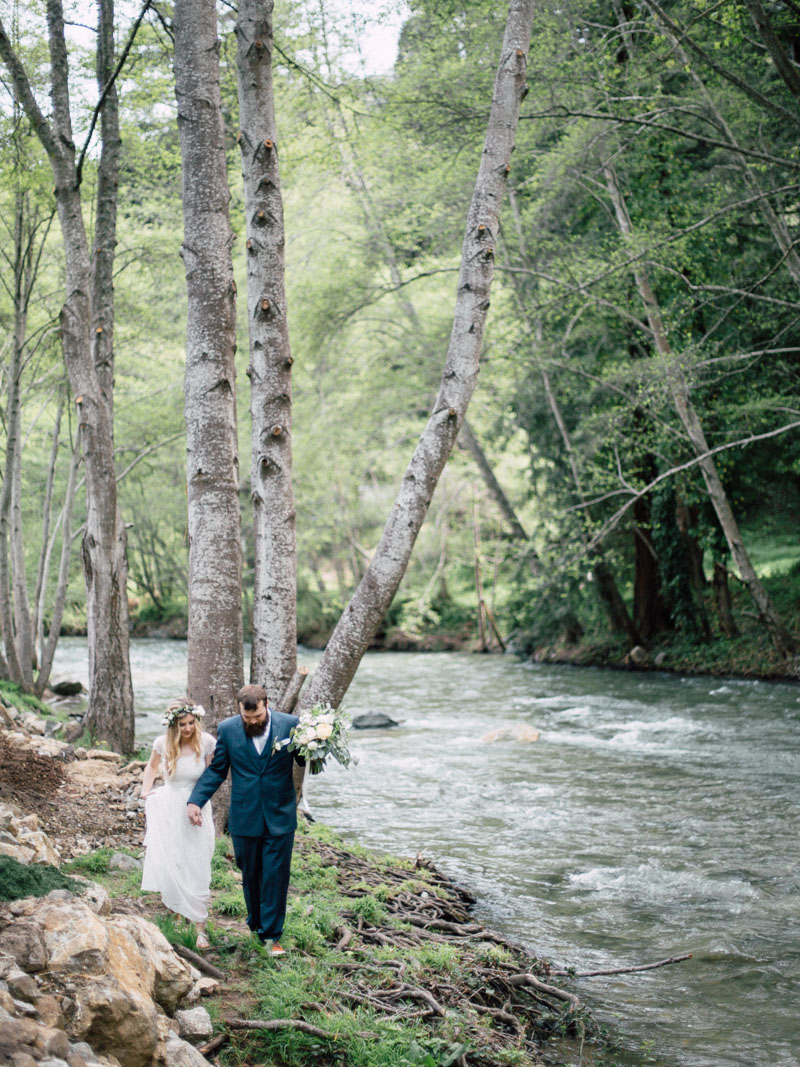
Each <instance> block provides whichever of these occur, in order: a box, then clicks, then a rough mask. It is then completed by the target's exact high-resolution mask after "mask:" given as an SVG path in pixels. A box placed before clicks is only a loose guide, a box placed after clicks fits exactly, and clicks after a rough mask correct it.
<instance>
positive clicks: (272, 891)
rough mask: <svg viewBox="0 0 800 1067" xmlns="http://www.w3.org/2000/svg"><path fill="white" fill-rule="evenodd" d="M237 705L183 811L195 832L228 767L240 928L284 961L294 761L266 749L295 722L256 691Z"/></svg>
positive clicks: (246, 692)
mask: <svg viewBox="0 0 800 1067" xmlns="http://www.w3.org/2000/svg"><path fill="white" fill-rule="evenodd" d="M236 700H237V703H238V705H239V714H238V715H234V716H232V718H230V719H224V720H223V721H222V722H221V723H219V725H218V727H217V747H216V749H215V750H214V756H213V759H212V760H211V763H210V764H209V765H208V767H206V769H205V771H204V772H203V773H202V775H201V776H200V777H199V778H198V780H197V783H196V784H195V787H194V789H193V790H192V793H191V796H190V797H189V800H188V804H187V809H186V810H187V813H188V815H189V821H190V822H191V823H193V825H195V826H200V825H201V824H202V821H203V816H202V813H201V811H200V809H201V808H202V807H203V805H204V804H205V803H206V801H207V800H209V798H210V797H212V796H213V794H214V793H216V791H217V790H218V789H219V787H220V786H221V785H222V783H223V782H224V781H225V777H226V775H227V773H228V768H230V771H231V807H230V812H229V814H228V832H229V834H230V835H231V839H232V841H233V851H234V855H235V857H236V865H237V866H238V867H239V869H240V870H241V872H242V889H243V890H244V900H245V904H246V905H247V925H248V926H249V927H250V929H251V930H253V931H255V932H256V933H257V934H258V937H259V939H260V941H261V942H262V943H264V942H267V941H271V942H272V945H271V948H270V951H271V953H272V955H273V956H284V955H285V951H284V950H283V949H282V948H281V946H280V942H279V938H280V936H281V934H282V933H283V922H284V918H285V916H286V896H287V893H288V891H289V868H290V866H291V862H292V846H293V845H294V831H295V829H296V827H297V810H296V799H295V789H294V783H293V781H292V762H293V757H292V755H291V753H290V752H288V751H287V749H286V748H285V747H284V748H282V749H281V750H280V751H279V752H275V753H273V745H274V744H275V742H276V741H282V740H283V739H284V738H287V737H288V736H289V731H290V730H291V729H292V727H293V726H295V725H296V724H297V721H298V720H297V717H296V716H295V715H283V714H281V712H279V711H275V710H274V709H273V708H270V707H269V705H268V703H267V692H266V690H265V689H264V688H263V686H260V685H246V686H244V688H243V689H240V690H239V692H238V693H237V694H236Z"/></svg>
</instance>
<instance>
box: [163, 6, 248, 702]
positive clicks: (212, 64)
mask: <svg viewBox="0 0 800 1067" xmlns="http://www.w3.org/2000/svg"><path fill="white" fill-rule="evenodd" d="M173 28H174V31H175V96H176V98H177V102H178V131H179V134H180V144H181V164H182V192H183V231H184V236H183V246H182V249H181V254H182V255H183V261H184V267H185V270H186V288H187V294H188V320H187V328H186V374H185V407H184V412H185V420H186V483H187V495H188V527H189V647H188V692H189V696H190V697H191V699H192V700H194V701H196V702H197V703H199V704H202V705H203V706H204V707H205V709H206V711H207V712H208V715H209V719H208V720H207V721H210V722H211V723H216V722H218V721H219V720H220V719H223V718H225V717H226V716H228V715H231V714H233V713H235V711H236V692H237V690H238V689H239V687H240V686H241V684H242V682H243V650H242V556H241V523H240V518H239V495H238V493H239V459H238V448H237V438H236V368H235V364H234V353H235V349H236V287H235V284H234V280H233V266H232V262H231V244H232V240H233V238H232V234H231V228H230V221H229V217H228V200H229V192H228V176H227V171H226V166H225V138H224V128H223V122H222V110H221V101H220V88H219V40H218V38H217V15H216V6H215V3H214V0H178V2H177V3H176V4H175V10H174V17H173Z"/></svg>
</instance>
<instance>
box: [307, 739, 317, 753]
mask: <svg viewBox="0 0 800 1067" xmlns="http://www.w3.org/2000/svg"><path fill="white" fill-rule="evenodd" d="M316 748H319V745H318V743H317V742H316V741H309V742H308V751H309V752H313V751H314V749H316Z"/></svg>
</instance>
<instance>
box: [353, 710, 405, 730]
mask: <svg viewBox="0 0 800 1067" xmlns="http://www.w3.org/2000/svg"><path fill="white" fill-rule="evenodd" d="M399 725H400V724H399V723H397V722H395V721H394V719H390V718H389V716H388V715H384V713H383V712H382V711H367V712H365V713H364V714H363V715H356V717H355V718H354V719H353V729H354V730H384V729H387V728H388V727H390V726H399Z"/></svg>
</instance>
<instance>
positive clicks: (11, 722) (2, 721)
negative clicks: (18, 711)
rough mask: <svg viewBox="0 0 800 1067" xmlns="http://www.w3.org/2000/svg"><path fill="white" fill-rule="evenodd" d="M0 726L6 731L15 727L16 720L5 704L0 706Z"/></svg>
mask: <svg viewBox="0 0 800 1067" xmlns="http://www.w3.org/2000/svg"><path fill="white" fill-rule="evenodd" d="M0 726H5V727H6V729H7V730H13V729H14V727H15V726H16V720H15V718H14V716H13V715H12V714H11V712H10V711H9V709H8V708H7V707H6V706H5V704H0Z"/></svg>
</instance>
